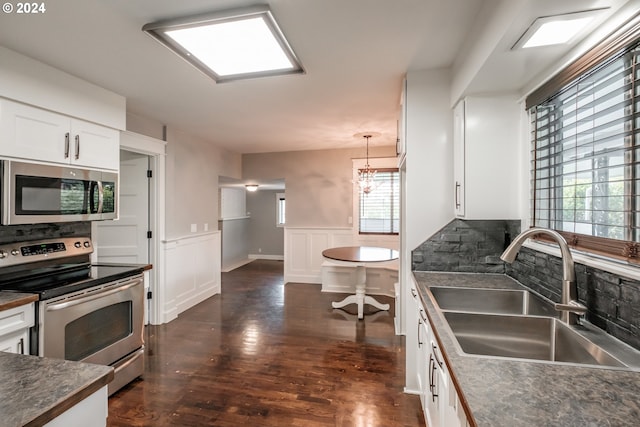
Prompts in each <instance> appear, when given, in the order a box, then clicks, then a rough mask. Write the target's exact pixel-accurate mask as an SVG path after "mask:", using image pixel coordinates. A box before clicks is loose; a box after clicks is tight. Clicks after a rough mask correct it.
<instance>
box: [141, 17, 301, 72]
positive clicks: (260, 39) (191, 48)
mask: <svg viewBox="0 0 640 427" xmlns="http://www.w3.org/2000/svg"><path fill="white" fill-rule="evenodd" d="M142 31H144V32H146V33H147V34H149V35H150V36H151V37H153V38H154V39H156V40H157V41H159V42H160V43H162V44H163V45H164V46H166V47H168V48H169V49H171V50H172V51H173V52H175V53H176V54H178V55H179V56H180V57H182V58H183V59H184V60H186V61H187V62H189V63H190V64H191V65H193V66H194V67H196V68H197V69H198V70H200V71H202V72H203V73H204V74H206V75H207V76H209V77H211V78H212V79H214V80H215V81H216V82H225V81H230V80H238V79H246V78H254V77H264V76H274V75H281V74H296V73H304V70H303V68H302V65H301V64H300V61H298V58H297V57H296V55H295V53H294V52H293V49H291V46H290V45H289V43H288V42H287V40H286V39H285V37H284V34H283V33H282V31H280V28H279V27H278V24H277V23H276V21H275V19H274V17H273V15H272V14H271V11H270V10H269V8H268V7H266V6H255V7H251V8H245V9H234V10H230V11H226V12H216V13H210V14H205V15H197V16H191V17H187V18H180V19H173V20H167V21H161V22H156V23H151V24H146V25H145V26H144V27H142Z"/></svg>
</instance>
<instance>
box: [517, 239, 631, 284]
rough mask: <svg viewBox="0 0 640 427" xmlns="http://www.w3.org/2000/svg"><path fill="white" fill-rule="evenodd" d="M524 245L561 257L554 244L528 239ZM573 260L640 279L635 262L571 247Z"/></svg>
mask: <svg viewBox="0 0 640 427" xmlns="http://www.w3.org/2000/svg"><path fill="white" fill-rule="evenodd" d="M523 246H525V247H527V248H530V249H533V250H536V251H540V252H543V253H545V254H549V255H554V256H557V257H558V258H559V257H560V249H559V248H558V247H557V246H555V245H554V244H546V243H540V242H533V241H531V240H529V241H527V242H526V243H525V244H524V245H523ZM571 255H572V256H573V261H574V262H576V263H578V264H583V265H586V266H588V267H593V268H597V269H599V270H603V271H606V272H608V273H612V274H617V275H619V276H623V277H626V278H629V279H633V280H640V267H639V266H637V265H635V264H629V263H626V262H624V261H618V260H614V259H611V258H605V257H603V256H599V255H593V254H589V253H586V252H581V251H577V250H575V249H571Z"/></svg>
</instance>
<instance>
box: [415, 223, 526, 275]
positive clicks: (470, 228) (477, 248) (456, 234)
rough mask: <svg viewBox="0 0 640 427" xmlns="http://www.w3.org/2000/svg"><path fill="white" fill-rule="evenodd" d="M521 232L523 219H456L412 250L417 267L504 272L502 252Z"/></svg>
mask: <svg viewBox="0 0 640 427" xmlns="http://www.w3.org/2000/svg"><path fill="white" fill-rule="evenodd" d="M518 233H520V221H519V220H518V221H513V220H505V221H493V220H487V221H485V220H474V221H464V220H461V219H454V220H453V221H451V222H450V223H449V224H447V225H446V226H445V227H443V228H442V229H441V230H440V231H438V232H437V233H436V234H434V235H433V236H431V237H430V238H429V239H428V240H427V241H425V242H424V243H422V244H421V245H420V246H418V247H417V248H416V249H414V250H413V253H412V265H413V269H414V270H417V271H454V272H463V273H504V271H505V270H504V263H503V262H502V261H501V260H500V254H501V253H502V251H504V249H505V248H506V247H507V246H508V245H509V243H511V239H512V238H513V237H515V236H517V235H518Z"/></svg>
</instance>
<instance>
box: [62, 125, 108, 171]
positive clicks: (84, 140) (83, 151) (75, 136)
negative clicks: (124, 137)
mask: <svg viewBox="0 0 640 427" xmlns="http://www.w3.org/2000/svg"><path fill="white" fill-rule="evenodd" d="M71 135H72V141H71V147H72V148H71V154H72V155H71V163H72V164H74V165H78V166H87V167H95V168H101V169H110V170H118V167H119V163H120V132H119V131H117V130H114V129H110V128H107V127H104V126H100V125H96V124H93V123H89V122H85V121H82V120H75V119H72V120H71Z"/></svg>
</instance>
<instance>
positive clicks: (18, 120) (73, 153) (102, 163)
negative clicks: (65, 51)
mask: <svg viewBox="0 0 640 427" xmlns="http://www.w3.org/2000/svg"><path fill="white" fill-rule="evenodd" d="M0 155H1V156H2V157H12V158H19V159H25V160H36V161H43V162H49V163H59V164H65V165H73V166H84V167H91V168H100V169H109V170H118V167H119V162H120V132H119V131H117V130H115V129H111V128H108V127H104V126H100V125H97V124H94V123H89V122H86V121H83V120H78V119H74V118H72V117H68V116H64V115H62V114H57V113H54V112H51V111H47V110H42V109H39V108H35V107H31V106H29V105H26V104H21V103H19V102H14V101H10V100H7V99H2V100H0Z"/></svg>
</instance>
